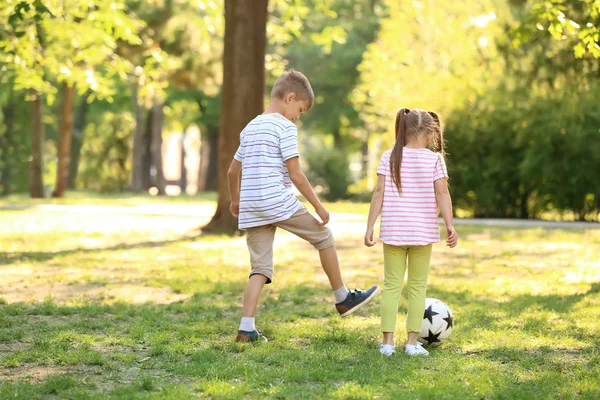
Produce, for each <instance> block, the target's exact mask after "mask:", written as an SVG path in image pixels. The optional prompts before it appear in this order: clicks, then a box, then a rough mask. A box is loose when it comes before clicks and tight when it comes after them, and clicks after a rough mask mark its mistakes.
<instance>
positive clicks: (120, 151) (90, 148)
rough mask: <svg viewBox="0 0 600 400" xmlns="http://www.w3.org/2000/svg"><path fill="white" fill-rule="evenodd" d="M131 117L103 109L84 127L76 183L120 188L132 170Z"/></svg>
mask: <svg viewBox="0 0 600 400" xmlns="http://www.w3.org/2000/svg"><path fill="white" fill-rule="evenodd" d="M134 122H135V121H134V117H133V115H132V114H131V113H130V112H120V113H113V112H110V111H107V112H104V113H103V114H102V115H101V118H99V120H98V121H97V122H92V123H90V124H89V125H88V126H87V127H86V132H85V135H86V140H85V142H84V145H83V148H82V157H81V166H80V172H79V176H78V180H79V184H80V186H81V187H83V188H86V189H92V190H98V191H122V190H124V189H125V187H126V185H127V183H128V182H129V177H130V172H131V145H132V142H133V128H134Z"/></svg>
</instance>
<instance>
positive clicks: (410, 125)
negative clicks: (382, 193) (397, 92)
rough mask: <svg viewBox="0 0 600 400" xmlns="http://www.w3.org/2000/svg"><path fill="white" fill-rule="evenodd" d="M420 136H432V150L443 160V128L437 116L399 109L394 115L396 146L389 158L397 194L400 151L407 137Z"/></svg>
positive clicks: (428, 112)
mask: <svg viewBox="0 0 600 400" xmlns="http://www.w3.org/2000/svg"><path fill="white" fill-rule="evenodd" d="M420 135H427V136H432V137H433V140H432V150H433V151H435V152H436V153H440V154H441V156H442V157H443V158H445V157H446V154H445V152H444V128H443V126H442V121H441V119H440V117H439V115H438V114H437V113H435V112H433V111H425V110H421V109H413V110H410V109H408V108H402V109H400V111H398V113H397V114H396V144H395V145H394V149H393V150H392V155H391V157H390V164H391V165H390V166H391V169H392V179H393V181H394V184H396V187H397V188H398V192H402V182H401V181H400V166H401V165H402V149H403V147H404V146H406V143H407V141H408V138H409V137H412V136H420Z"/></svg>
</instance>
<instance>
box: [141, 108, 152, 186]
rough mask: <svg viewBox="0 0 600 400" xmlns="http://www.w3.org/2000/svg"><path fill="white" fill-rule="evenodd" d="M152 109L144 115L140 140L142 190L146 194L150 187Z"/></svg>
mask: <svg viewBox="0 0 600 400" xmlns="http://www.w3.org/2000/svg"><path fill="white" fill-rule="evenodd" d="M153 114H154V107H152V108H150V110H148V113H147V114H146V128H145V130H144V136H143V139H142V145H143V146H144V154H143V157H142V171H141V173H142V190H143V191H145V192H147V191H148V189H150V188H151V187H152V115H153Z"/></svg>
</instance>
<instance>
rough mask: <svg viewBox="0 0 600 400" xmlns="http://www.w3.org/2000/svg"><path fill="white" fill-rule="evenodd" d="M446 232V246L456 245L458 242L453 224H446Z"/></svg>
mask: <svg viewBox="0 0 600 400" xmlns="http://www.w3.org/2000/svg"><path fill="white" fill-rule="evenodd" d="M446 231H447V232H448V240H446V246H448V247H456V245H457V244H458V233H456V231H455V230H454V227H453V226H448V227H447V228H446Z"/></svg>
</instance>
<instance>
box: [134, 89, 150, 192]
mask: <svg viewBox="0 0 600 400" xmlns="http://www.w3.org/2000/svg"><path fill="white" fill-rule="evenodd" d="M138 91H139V85H138V83H137V82H135V83H133V84H132V85H131V105H132V110H133V115H134V117H135V134H134V136H133V161H132V167H131V190H132V191H133V192H134V193H139V192H142V191H143V190H144V157H145V155H146V142H145V140H144V136H145V135H144V133H145V132H144V110H143V109H142V107H141V106H140V104H139V100H138Z"/></svg>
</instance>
